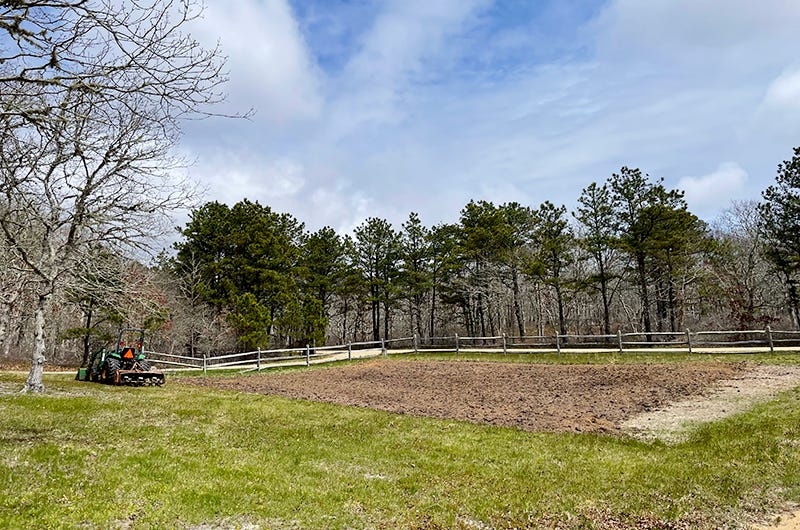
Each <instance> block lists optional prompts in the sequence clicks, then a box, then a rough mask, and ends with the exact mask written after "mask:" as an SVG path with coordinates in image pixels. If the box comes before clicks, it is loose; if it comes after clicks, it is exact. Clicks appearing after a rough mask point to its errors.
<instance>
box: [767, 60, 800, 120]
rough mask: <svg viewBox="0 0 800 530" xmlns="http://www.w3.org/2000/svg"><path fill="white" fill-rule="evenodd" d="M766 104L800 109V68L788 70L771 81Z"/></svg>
mask: <svg viewBox="0 0 800 530" xmlns="http://www.w3.org/2000/svg"><path fill="white" fill-rule="evenodd" d="M764 105H765V106H766V107H768V108H773V109H778V110H780V109H784V110H800V69H796V70H786V71H784V72H783V73H782V74H781V75H779V76H778V77H777V78H776V79H775V80H774V81H773V82H772V83H770V85H769V88H767V93H766V95H765V96H764Z"/></svg>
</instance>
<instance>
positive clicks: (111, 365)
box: [103, 357, 121, 385]
mask: <svg viewBox="0 0 800 530" xmlns="http://www.w3.org/2000/svg"><path fill="white" fill-rule="evenodd" d="M120 366H121V363H120V361H119V359H115V358H114V357H109V358H108V359H106V366H105V368H104V369H103V383H108V384H109V385H113V384H114V380H115V379H116V377H117V372H119V369H120Z"/></svg>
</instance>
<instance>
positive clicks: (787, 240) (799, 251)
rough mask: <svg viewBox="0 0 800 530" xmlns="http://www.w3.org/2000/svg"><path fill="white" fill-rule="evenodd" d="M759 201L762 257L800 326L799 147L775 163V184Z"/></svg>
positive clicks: (796, 323) (797, 325)
mask: <svg viewBox="0 0 800 530" xmlns="http://www.w3.org/2000/svg"><path fill="white" fill-rule="evenodd" d="M762 196H763V198H764V202H762V203H761V204H759V207H758V211H759V213H760V214H761V227H762V230H763V233H764V243H765V251H764V252H765V256H766V257H767V259H768V260H769V261H770V262H771V263H772V265H773V267H774V268H775V270H776V271H777V272H778V273H779V274H780V275H781V278H782V279H783V282H784V284H785V285H786V291H787V298H788V301H789V310H790V312H791V314H792V318H793V319H794V323H795V326H796V327H797V328H800V292H799V291H798V281H800V147H795V148H794V156H793V157H792V159H791V160H785V161H783V162H782V163H780V164H778V174H777V176H776V177H775V184H773V185H772V186H770V187H768V188H767V189H766V190H764V192H763V193H762Z"/></svg>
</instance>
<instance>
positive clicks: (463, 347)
mask: <svg viewBox="0 0 800 530" xmlns="http://www.w3.org/2000/svg"><path fill="white" fill-rule="evenodd" d="M776 348H780V349H781V351H785V352H791V353H800V331H788V330H773V329H771V328H769V327H767V328H766V329H762V330H722V331H720V330H704V331H691V330H688V329H687V330H684V331H654V332H649V333H648V332H632V333H631V332H629V333H622V332H621V331H620V332H617V333H616V334H615V335H578V334H566V335H561V334H556V335H549V336H547V335H528V336H510V335H506V334H502V335H496V336H490V337H469V336H467V337H462V336H459V335H453V336H449V337H448V336H443V337H417V336H416V335H414V336H412V337H402V338H396V339H385V340H379V341H367V342H351V343H348V344H340V345H330V346H309V345H306V346H305V347H304V348H284V349H276V350H262V349H258V350H254V351H249V352H244V353H230V354H223V355H203V356H202V357H187V356H183V355H175V354H168V353H160V352H150V351H149V352H147V356H148V358H149V359H151V360H152V362H154V363H155V364H156V365H157V366H159V367H161V368H162V369H166V370H171V371H175V370H203V372H206V371H208V370H219V369H231V368H239V369H241V370H242V371H243V372H249V371H260V370H262V369H267V368H274V367H280V366H297V365H306V366H309V365H311V364H312V363H313V364H317V363H324V362H333V361H341V360H351V359H354V358H367V357H377V356H385V355H388V354H389V353H392V354H408V353H417V354H424V353H436V352H455V353H456V354H461V353H477V352H479V353H503V354H506V353H509V352H511V353H526V354H537V353H557V354H559V355H561V354H567V353H604V352H616V353H620V354H624V353H658V352H676V353H680V352H686V353H761V352H766V351H769V352H770V353H775V351H776Z"/></svg>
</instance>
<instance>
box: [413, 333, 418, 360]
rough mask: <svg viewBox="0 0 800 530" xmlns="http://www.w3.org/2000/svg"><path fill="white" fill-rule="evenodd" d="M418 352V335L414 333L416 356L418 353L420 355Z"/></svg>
mask: <svg viewBox="0 0 800 530" xmlns="http://www.w3.org/2000/svg"><path fill="white" fill-rule="evenodd" d="M418 350H419V348H418V347H417V334H416V333H414V354H415V355H416V354H417V353H419V351H418Z"/></svg>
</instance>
